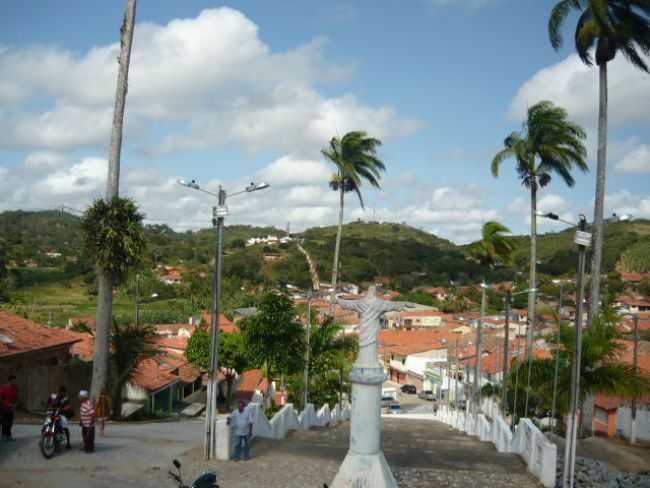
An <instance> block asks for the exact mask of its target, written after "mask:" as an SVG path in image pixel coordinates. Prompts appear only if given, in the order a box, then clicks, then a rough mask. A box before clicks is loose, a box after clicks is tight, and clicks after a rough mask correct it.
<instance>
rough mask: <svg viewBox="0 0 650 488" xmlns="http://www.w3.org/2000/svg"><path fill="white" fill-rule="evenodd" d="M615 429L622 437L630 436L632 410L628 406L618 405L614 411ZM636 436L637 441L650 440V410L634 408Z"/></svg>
mask: <svg viewBox="0 0 650 488" xmlns="http://www.w3.org/2000/svg"><path fill="white" fill-rule="evenodd" d="M616 431H617V432H619V433H620V434H621V435H622V436H623V437H626V438H628V439H629V438H630V433H631V432H632V410H631V409H630V408H629V407H618V410H617V412H616ZM636 438H637V440H639V441H650V410H648V409H643V410H642V409H639V408H637V409H636Z"/></svg>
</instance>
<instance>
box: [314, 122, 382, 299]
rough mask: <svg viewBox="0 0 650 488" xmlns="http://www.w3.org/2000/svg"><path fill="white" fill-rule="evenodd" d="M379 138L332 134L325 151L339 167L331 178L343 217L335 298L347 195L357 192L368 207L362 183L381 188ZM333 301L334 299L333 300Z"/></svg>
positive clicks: (334, 267) (336, 255)
mask: <svg viewBox="0 0 650 488" xmlns="http://www.w3.org/2000/svg"><path fill="white" fill-rule="evenodd" d="M380 145H381V141H380V140H379V139H375V138H373V137H368V136H367V134H366V133H365V132H364V131H352V132H348V133H347V134H345V135H344V136H343V137H342V138H341V139H339V138H338V137H332V139H331V140H330V144H329V147H328V148H327V149H323V150H322V151H321V152H322V154H323V156H325V157H326V158H327V159H329V160H330V161H331V162H332V163H333V164H334V166H335V169H336V171H335V173H334V174H333V175H332V180H331V181H330V188H332V190H334V191H338V192H339V219H338V229H337V232H336V245H335V248H334V262H333V264H332V297H334V294H335V293H336V288H337V284H338V271H339V256H340V250H341V234H342V232H343V208H344V204H345V194H346V193H350V192H355V193H356V194H357V197H358V198H359V203H360V204H361V208H364V202H363V195H362V194H361V185H362V183H363V181H364V180H365V181H367V182H368V183H369V184H370V185H371V186H374V187H375V188H380V183H379V182H380V180H381V172H382V171H384V170H385V169H386V166H385V165H384V163H383V162H382V161H381V160H380V159H379V158H378V157H377V147H378V146H380ZM332 303H334V301H333V300H332Z"/></svg>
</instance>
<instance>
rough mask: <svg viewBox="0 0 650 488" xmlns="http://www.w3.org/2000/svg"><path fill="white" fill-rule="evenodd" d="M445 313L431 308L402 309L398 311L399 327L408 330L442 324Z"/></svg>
mask: <svg viewBox="0 0 650 488" xmlns="http://www.w3.org/2000/svg"><path fill="white" fill-rule="evenodd" d="M444 315H445V314H443V313H441V312H436V311H433V310H404V311H402V312H400V313H399V327H401V328H403V329H406V330H409V329H418V328H426V327H440V326H442V325H443V317H444Z"/></svg>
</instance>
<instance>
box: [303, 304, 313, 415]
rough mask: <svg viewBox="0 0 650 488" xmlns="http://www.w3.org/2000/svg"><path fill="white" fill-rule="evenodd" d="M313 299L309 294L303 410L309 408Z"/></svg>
mask: <svg viewBox="0 0 650 488" xmlns="http://www.w3.org/2000/svg"><path fill="white" fill-rule="evenodd" d="M311 299H312V293H309V295H308V296H307V347H305V373H304V376H303V383H304V388H303V389H304V392H303V402H302V408H303V410H304V409H305V408H307V403H308V402H309V341H310V339H311Z"/></svg>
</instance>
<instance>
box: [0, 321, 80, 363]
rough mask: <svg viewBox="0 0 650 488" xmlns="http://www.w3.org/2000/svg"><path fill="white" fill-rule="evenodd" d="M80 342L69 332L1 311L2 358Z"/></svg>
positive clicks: (0, 348)
mask: <svg viewBox="0 0 650 488" xmlns="http://www.w3.org/2000/svg"><path fill="white" fill-rule="evenodd" d="M79 340H80V338H79V337H77V336H76V335H75V334H74V333H72V332H69V331H67V330H63V329H54V328H50V327H46V326H44V325H40V324H37V323H36V322H32V321H31V320H28V319H25V318H22V317H20V316H19V315H15V314H12V313H9V312H6V311H4V310H0V358H7V357H11V356H15V355H17V354H24V353H29V352H32V351H38V350H42V349H49V348H52V347H61V346H66V345H72V344H74V343H75V342H77V341H79Z"/></svg>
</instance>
